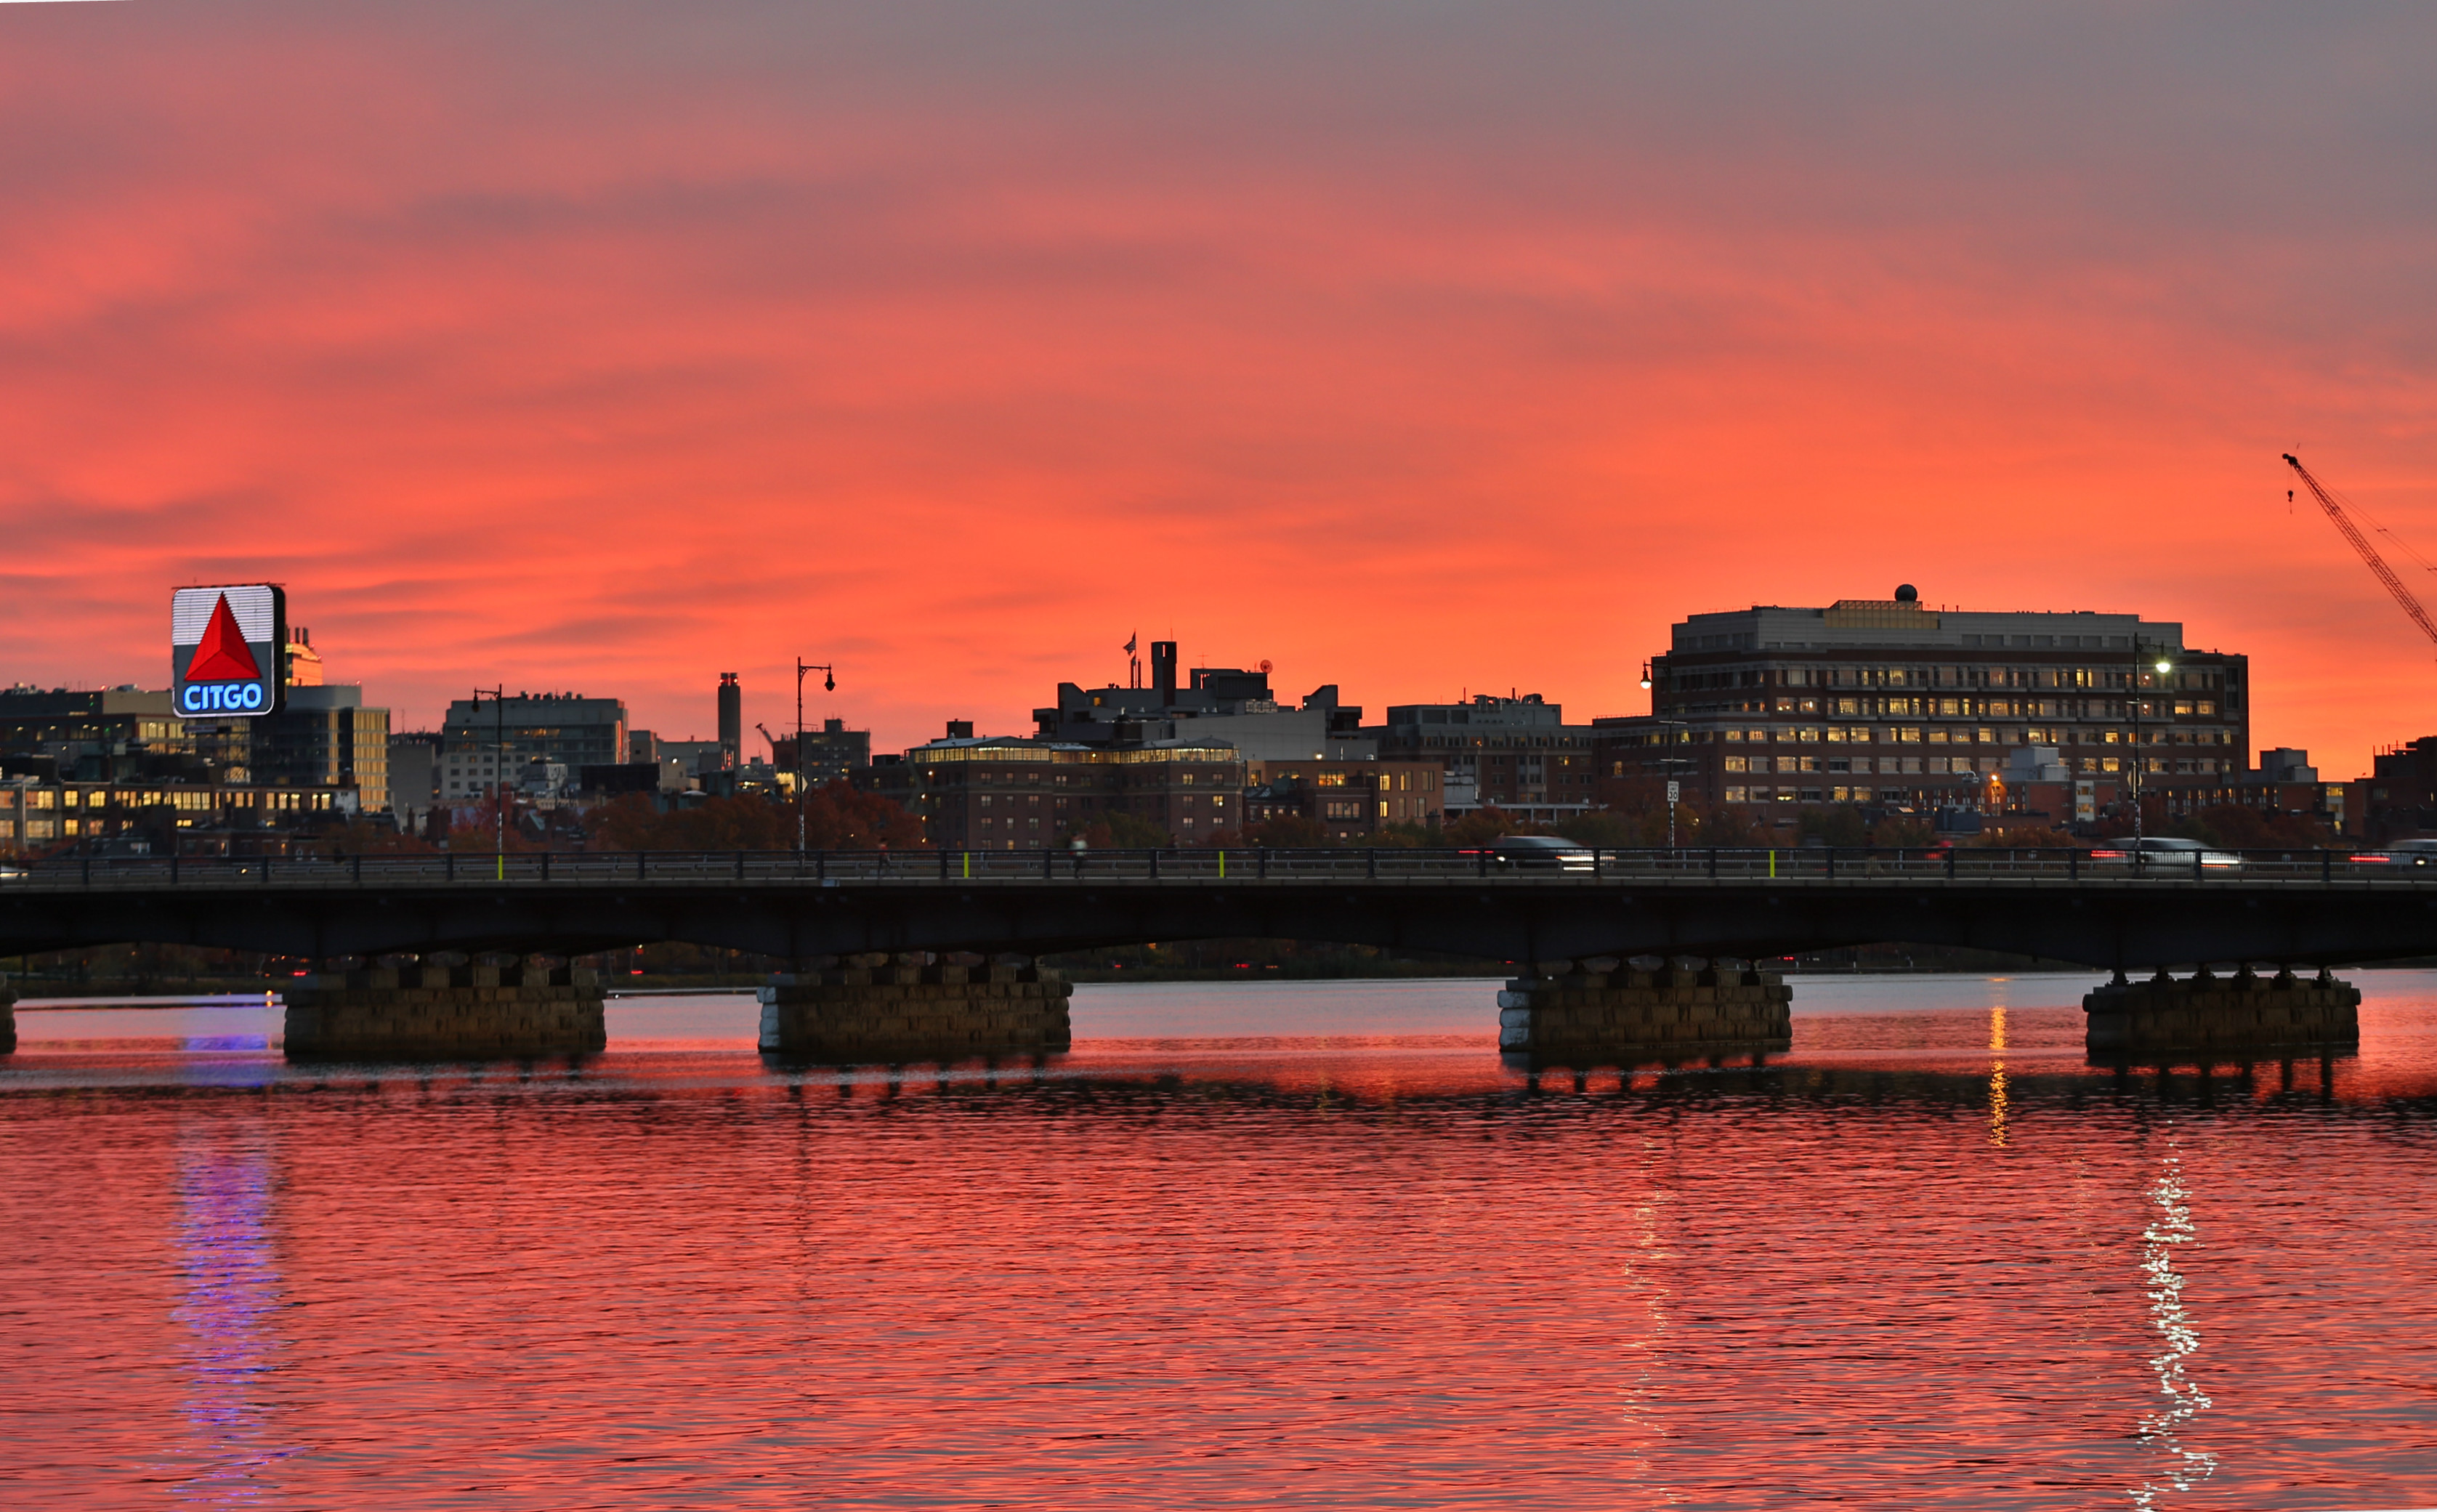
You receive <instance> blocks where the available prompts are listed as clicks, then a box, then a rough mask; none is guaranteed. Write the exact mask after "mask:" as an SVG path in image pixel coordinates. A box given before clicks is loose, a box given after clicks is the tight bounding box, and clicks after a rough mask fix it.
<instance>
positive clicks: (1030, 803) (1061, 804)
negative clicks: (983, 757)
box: [975, 793, 1227, 814]
mask: <svg viewBox="0 0 2437 1512" xmlns="http://www.w3.org/2000/svg"><path fill="white" fill-rule="evenodd" d="M1195 800H1196V795H1192V794H1187V795H1185V796H1184V797H1183V799H1181V800H1180V801H1182V802H1185V803H1191V802H1194V801H1195ZM1200 800H1201V801H1202V802H1206V803H1208V804H1209V805H1210V806H1211V807H1212V808H1225V807H1226V806H1227V795H1226V794H1224V793H1209V794H1203V795H1200ZM1024 801H1025V803H1026V806H1027V807H1031V808H1039V807H1040V806H1041V795H1040V794H1038V793H1034V794H1032V795H1030V796H1029V797H1027V798H1026V799H1025V800H1024ZM1081 802H1082V806H1083V807H1085V808H1090V807H1091V806H1092V800H1090V799H1088V798H1087V799H1084V800H1081ZM975 804H976V806H978V807H979V808H980V809H981V811H982V812H983V813H985V814H987V813H989V812H990V811H991V795H990V794H988V793H984V794H983V795H982V796H981V797H980V798H979V799H977V800H975ZM1006 806H1007V807H1008V808H1013V807H1015V797H1014V795H1012V794H1009V795H1008V799H1007V802H1006ZM1051 806H1052V807H1053V808H1056V809H1058V810H1060V811H1061V812H1062V811H1063V810H1064V809H1065V807H1066V799H1065V795H1063V794H1061V795H1059V797H1058V800H1057V801H1056V802H1055V803H1053V804H1052V805H1051Z"/></svg>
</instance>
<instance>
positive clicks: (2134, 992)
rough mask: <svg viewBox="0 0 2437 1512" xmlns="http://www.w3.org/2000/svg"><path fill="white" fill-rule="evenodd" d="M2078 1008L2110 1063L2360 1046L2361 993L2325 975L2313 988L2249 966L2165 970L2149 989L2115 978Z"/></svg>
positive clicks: (2091, 1040) (2093, 1044)
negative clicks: (2215, 972)
mask: <svg viewBox="0 0 2437 1512" xmlns="http://www.w3.org/2000/svg"><path fill="white" fill-rule="evenodd" d="M2081 1008H2082V1011H2083V1012H2084V1013H2085V1014H2087V1015H2089V1017H2088V1038H2087V1042H2086V1043H2087V1044H2088V1046H2089V1047H2090V1049H2091V1051H2092V1052H2093V1053H2096V1054H2105V1055H2111V1056H2127V1055H2130V1056H2139V1055H2146V1054H2149V1053H2151V1052H2153V1051H2189V1050H2199V1051H2213V1050H2245V1051H2248V1050H2253V1049H2264V1048H2269V1047H2271V1046H2288V1045H2290V1046H2305V1045H2306V1046H2356V1045H2358V1044H2359V1043H2360V989H2359V988H2358V987H2355V986H2353V985H2352V984H2351V983H2350V982H2341V981H2338V980H2336V978H2335V977H2334V976H2330V975H2328V974H2327V973H2326V972H2323V971H2322V972H2321V973H2319V976H2318V979H2317V980H2315V981H2304V980H2302V979H2301V978H2300V977H2297V976H2294V975H2293V974H2292V973H2291V972H2289V971H2281V972H2278V973H2277V974H2276V975H2275V976H2273V977H2266V976H2258V975H2256V974H2255V973H2253V971H2252V969H2251V968H2250V967H2249V966H2247V965H2246V966H2244V967H2243V968H2242V969H2241V970H2240V971H2239V972H2237V973H2235V975H2234V976H2211V975H2210V974H2209V972H2208V969H2207V968H2206V967H2202V968H2201V969H2200V971H2199V972H2198V973H2196V974H2195V975H2193V976H2190V977H2187V978H2185V979H2184V980H2183V981H2176V980H2175V979H2174V978H2173V977H2171V976H2168V975H2167V974H2166V973H2165V972H2163V971H2161V972H2160V973H2158V975H2157V976H2155V977H2153V978H2151V979H2150V980H2148V981H2146V982H2128V981H2125V980H2123V979H2122V977H2121V976H2118V977H2117V979H2116V980H2114V981H2113V982H2110V983H2108V984H2107V985H2106V986H2104V987H2101V988H2099V989H2098V990H2097V991H2096V992H2094V993H2090V994H2089V995H2088V996H2086V997H2084V998H2083V999H2082V1000H2081Z"/></svg>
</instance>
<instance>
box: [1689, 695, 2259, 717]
mask: <svg viewBox="0 0 2437 1512" xmlns="http://www.w3.org/2000/svg"><path fill="white" fill-rule="evenodd" d="M1744 707H1745V710H1747V711H1748V712H1752V713H1767V712H1771V706H1770V705H1768V704H1766V703H1765V702H1763V703H1760V704H1752V705H1746V706H1744ZM1729 712H1744V711H1729ZM1774 712H1778V713H1780V714H1823V713H1825V714H1841V715H1843V716H1844V717H1846V718H1849V719H1851V718H1867V717H1869V716H1870V715H1872V714H1890V715H1911V716H1914V717H1917V718H1919V717H1927V718H1932V719H1936V718H1941V717H1942V718H1946V719H1958V718H1959V719H1972V718H1982V717H1985V718H1990V719H2056V718H2065V719H2130V718H2131V717H2132V711H2131V707H2130V703H2129V702H2128V701H2127V700H2125V699H2121V698H1795V697H1784V698H1780V699H1778V700H1777V701H1776V703H1775V705H1774ZM2170 712H2171V713H2172V714H2173V715H2174V716H2175V717H2178V718H2183V719H2189V718H2194V717H2199V718H2215V717H2216V715H2217V700H2216V699H2214V698H2174V699H2165V698H2158V699H2150V698H2144V699H2142V700H2141V717H2142V718H2144V719H2163V718H2165V717H2167V715H2168V714H2169V713H2170Z"/></svg>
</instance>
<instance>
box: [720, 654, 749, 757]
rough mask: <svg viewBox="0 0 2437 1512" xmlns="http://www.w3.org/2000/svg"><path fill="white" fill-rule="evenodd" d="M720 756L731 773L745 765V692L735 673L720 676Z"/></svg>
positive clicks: (724, 673) (725, 673)
mask: <svg viewBox="0 0 2437 1512" xmlns="http://www.w3.org/2000/svg"><path fill="white" fill-rule="evenodd" d="M719 754H720V756H721V757H722V758H723V759H724V765H726V766H727V767H728V770H729V771H734V770H735V769H736V768H737V767H739V766H742V765H745V690H744V688H743V687H741V686H739V685H738V683H737V681H736V674H735V673H733V672H723V673H721V674H720V675H719Z"/></svg>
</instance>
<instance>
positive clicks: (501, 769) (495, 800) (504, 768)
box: [474, 682, 508, 882]
mask: <svg viewBox="0 0 2437 1512" xmlns="http://www.w3.org/2000/svg"><path fill="white" fill-rule="evenodd" d="M486 693H487V694H490V695H491V715H492V719H491V743H492V744H493V745H494V746H495V747H498V754H497V756H496V757H495V758H494V760H496V761H497V762H498V764H499V765H498V767H497V769H496V770H494V771H493V772H492V773H491V775H492V777H494V778H495V779H497V781H496V782H493V783H492V785H491V805H492V807H493V808H494V809H495V810H496V811H497V814H498V818H499V821H500V839H499V857H500V881H502V882H505V881H506V880H507V879H508V702H507V700H508V685H507V684H506V683H504V682H503V683H501V684H500V685H499V686H498V687H496V688H477V689H475V690H474V707H475V709H477V710H480V709H481V708H482V694H486Z"/></svg>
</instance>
